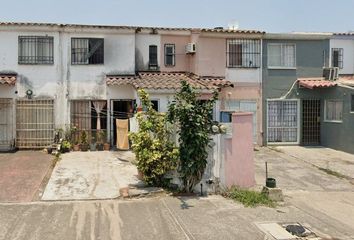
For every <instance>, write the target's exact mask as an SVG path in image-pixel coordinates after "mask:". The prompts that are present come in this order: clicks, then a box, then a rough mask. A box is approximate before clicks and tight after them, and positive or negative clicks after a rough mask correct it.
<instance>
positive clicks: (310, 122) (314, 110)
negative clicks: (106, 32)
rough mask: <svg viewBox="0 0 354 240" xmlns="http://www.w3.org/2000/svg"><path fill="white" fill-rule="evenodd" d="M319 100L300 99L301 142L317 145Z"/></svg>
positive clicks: (319, 123) (319, 126) (319, 122)
mask: <svg viewBox="0 0 354 240" xmlns="http://www.w3.org/2000/svg"><path fill="white" fill-rule="evenodd" d="M320 132H321V101H320V100H318V99H308V100H302V144H303V145H319V144H320V142H321V134H320Z"/></svg>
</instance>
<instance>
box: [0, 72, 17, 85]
mask: <svg viewBox="0 0 354 240" xmlns="http://www.w3.org/2000/svg"><path fill="white" fill-rule="evenodd" d="M16 79H17V76H16V75H6V74H0V84H5V85H15V84H16Z"/></svg>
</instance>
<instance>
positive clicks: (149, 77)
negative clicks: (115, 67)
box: [106, 72, 233, 90]
mask: <svg viewBox="0 0 354 240" xmlns="http://www.w3.org/2000/svg"><path fill="white" fill-rule="evenodd" d="M182 80H185V81H187V82H188V83H189V84H190V85H191V86H193V87H194V88H196V89H203V90H205V89H206V90H213V89H218V88H222V87H229V86H233V85H232V84H231V82H229V81H227V80H225V79H222V78H211V77H209V78H204V77H199V76H197V75H195V74H191V73H184V72H182V73H181V72H171V73H167V72H165V73H150V72H141V73H138V74H137V75H136V76H120V75H118V76H107V77H106V83H107V85H109V86H112V85H128V84H129V85H132V86H133V87H135V88H136V89H139V88H144V89H155V90H159V89H161V90H162V89H165V90H176V89H179V88H180V87H181V81H182Z"/></svg>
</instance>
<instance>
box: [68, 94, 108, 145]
mask: <svg viewBox="0 0 354 240" xmlns="http://www.w3.org/2000/svg"><path fill="white" fill-rule="evenodd" d="M70 117H71V124H72V125H74V126H75V127H76V128H77V129H78V132H77V134H76V136H75V139H76V141H79V137H80V132H81V131H87V133H88V135H89V139H90V140H94V139H95V138H96V137H97V136H96V135H97V130H107V101H105V100H72V101H71V112H70Z"/></svg>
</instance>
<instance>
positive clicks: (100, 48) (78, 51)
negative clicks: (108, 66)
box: [71, 38, 104, 65]
mask: <svg viewBox="0 0 354 240" xmlns="http://www.w3.org/2000/svg"><path fill="white" fill-rule="evenodd" d="M103 63H104V39H103V38H72V39H71V64H73V65H76V64H78V65H79V64H103Z"/></svg>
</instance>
